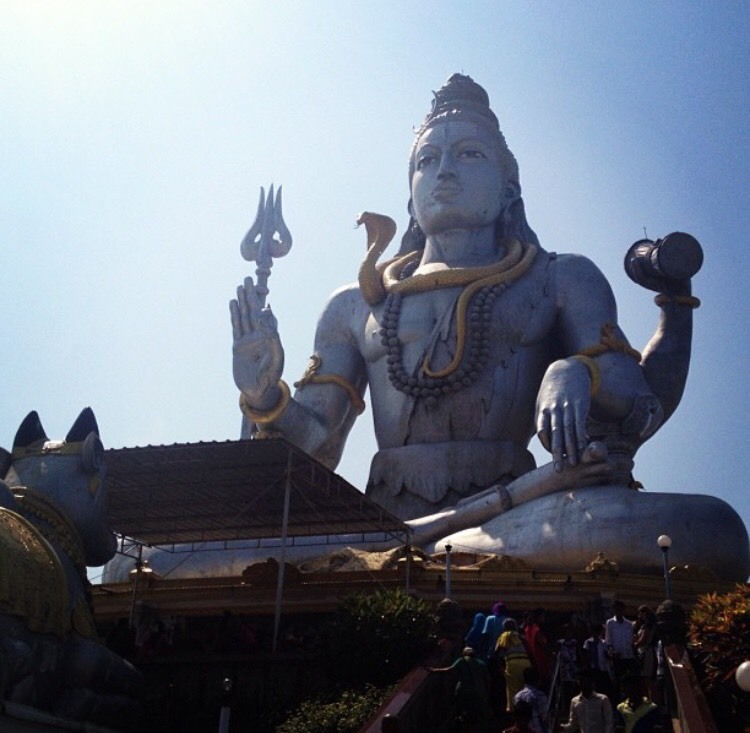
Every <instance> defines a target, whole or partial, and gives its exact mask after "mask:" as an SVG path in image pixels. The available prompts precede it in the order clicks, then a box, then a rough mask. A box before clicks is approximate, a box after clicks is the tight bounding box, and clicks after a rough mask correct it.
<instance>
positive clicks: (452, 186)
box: [411, 120, 510, 236]
mask: <svg viewBox="0 0 750 733" xmlns="http://www.w3.org/2000/svg"><path fill="white" fill-rule="evenodd" d="M507 189H508V180H507V176H506V173H505V171H504V170H503V167H502V165H501V162H500V159H499V156H498V151H497V146H496V141H495V138H494V136H493V135H492V133H491V132H490V131H489V130H487V129H485V127H484V126H483V125H478V124H475V123H474V122H470V121H465V120H453V121H448V122H442V123H439V124H437V125H435V126H434V127H431V128H429V129H428V130H427V131H426V132H425V133H424V134H423V135H422V137H421V138H420V139H419V141H418V143H417V147H416V149H415V151H414V175H413V176H412V179H411V198H412V206H413V214H414V216H415V218H416V220H417V222H418V223H419V226H420V228H421V229H422V231H423V232H424V233H425V234H426V235H427V236H430V235H431V234H439V233H441V232H445V231H450V230H453V229H481V228H483V227H485V226H488V225H491V224H493V223H494V222H495V220H496V219H497V218H498V217H499V216H500V214H501V213H502V211H503V209H504V208H505V206H506V205H507V204H508V203H510V200H509V199H508V198H507V197H506V195H505V192H506V190H507Z"/></svg>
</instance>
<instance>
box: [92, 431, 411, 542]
mask: <svg viewBox="0 0 750 733" xmlns="http://www.w3.org/2000/svg"><path fill="white" fill-rule="evenodd" d="M105 460H106V464H107V478H106V487H107V491H108V496H109V517H110V521H111V524H112V529H113V530H114V531H115V532H117V533H118V534H121V535H124V536H127V537H129V538H131V539H133V540H135V541H136V542H138V543H140V544H144V545H152V546H156V545H158V546H165V545H174V544H181V543H188V544H190V543H197V542H201V543H206V542H215V543H226V542H234V541H241V540H252V539H260V538H274V537H281V536H282V529H283V524H284V503H285V493H286V488H287V480H288V482H289V507H288V521H287V523H286V528H285V529H286V531H285V532H283V534H284V535H285V536H286V537H288V538H295V537H310V536H315V535H323V536H329V535H350V534H360V535H362V534H366V533H386V534H388V535H391V536H395V537H397V538H400V539H403V541H404V542H406V541H407V537H408V535H407V527H406V525H404V523H403V522H402V521H401V520H399V519H397V518H396V517H394V516H393V515H391V514H389V513H388V512H386V511H385V510H384V509H382V508H381V507H380V506H379V505H378V504H375V503H374V502H373V501H371V500H369V499H367V498H366V497H365V495H364V494H363V493H361V492H360V491H359V490H358V489H356V488H355V487H354V486H352V485H351V484H350V483H348V482H347V481H345V480H344V479H343V478H341V476H339V475H338V474H335V473H333V472H332V471H330V470H329V469H328V468H326V467H325V466H323V465H322V464H321V463H319V462H318V461H316V460H315V459H313V458H311V457H310V456H308V455H307V454H306V453H304V451H302V450H300V449H299V448H297V447H295V446H293V445H292V444H290V443H288V442H287V441H286V440H284V439H282V438H271V439H266V440H239V441H226V442H223V443H222V442H210V443H209V442H203V443H178V444H174V445H161V446H145V447H139V448H117V449H110V450H107V451H106V453H105Z"/></svg>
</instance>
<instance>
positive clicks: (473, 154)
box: [458, 148, 487, 160]
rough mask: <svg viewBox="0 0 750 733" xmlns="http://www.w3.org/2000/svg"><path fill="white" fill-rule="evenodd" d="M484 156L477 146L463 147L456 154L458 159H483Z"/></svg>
mask: <svg viewBox="0 0 750 733" xmlns="http://www.w3.org/2000/svg"><path fill="white" fill-rule="evenodd" d="M486 157H487V156H486V155H485V154H484V153H483V152H482V151H481V150H479V149H478V148H465V149H464V150H462V151H461V152H460V153H459V154H458V159H459V160H484V159H485V158H486Z"/></svg>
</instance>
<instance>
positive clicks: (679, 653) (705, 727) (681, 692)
mask: <svg viewBox="0 0 750 733" xmlns="http://www.w3.org/2000/svg"><path fill="white" fill-rule="evenodd" d="M665 652H666V654H665V655H664V656H665V657H666V660H667V664H668V666H669V672H670V675H671V677H672V684H673V685H674V692H675V697H676V700H677V720H675V721H674V722H676V723H678V724H679V730H680V732H681V733H719V731H718V728H717V727H716V723H715V721H714V719H713V716H712V715H711V711H710V709H709V707H708V702H707V700H706V696H705V695H704V694H703V690H702V689H701V686H700V684H699V683H698V679H697V677H696V675H695V670H694V669H693V665H692V664H691V663H690V657H689V656H688V653H687V650H686V649H685V647H684V646H680V645H679V644H669V645H668V646H667V647H666V648H665Z"/></svg>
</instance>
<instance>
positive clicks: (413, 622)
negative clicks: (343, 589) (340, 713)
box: [327, 590, 435, 687]
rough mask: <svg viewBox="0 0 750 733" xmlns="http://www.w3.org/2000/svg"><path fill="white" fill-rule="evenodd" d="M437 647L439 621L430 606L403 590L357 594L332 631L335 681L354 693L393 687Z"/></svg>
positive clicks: (331, 658)
mask: <svg viewBox="0 0 750 733" xmlns="http://www.w3.org/2000/svg"><path fill="white" fill-rule="evenodd" d="M434 644H435V615H434V613H433V610H432V607H431V605H430V604H429V603H427V602H426V601H423V600H420V599H418V598H413V597H412V596H410V595H408V594H407V593H405V592H404V591H402V590H395V591H382V592H381V591H378V592H376V593H372V594H367V593H355V594H353V595H351V596H348V597H347V598H346V599H344V602H343V604H342V606H341V608H340V610H339V612H338V613H337V614H336V617H335V618H334V620H333V621H332V623H331V625H330V627H329V633H328V654H327V656H328V660H329V663H330V669H329V675H330V679H331V680H332V681H334V682H342V683H346V684H347V685H348V686H354V687H359V686H361V685H363V684H365V683H370V684H373V685H376V686H378V687H382V686H384V685H388V684H391V683H392V682H394V681H395V680H397V679H399V678H400V677H403V675H405V674H406V673H407V672H408V671H409V670H410V669H412V667H414V666H415V665H416V664H419V662H421V661H422V659H424V657H425V655H426V654H427V653H428V652H429V651H430V650H431V649H432V648H433V647H434Z"/></svg>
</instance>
